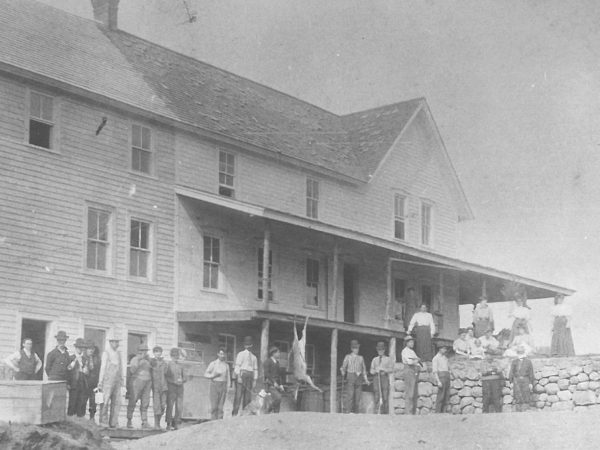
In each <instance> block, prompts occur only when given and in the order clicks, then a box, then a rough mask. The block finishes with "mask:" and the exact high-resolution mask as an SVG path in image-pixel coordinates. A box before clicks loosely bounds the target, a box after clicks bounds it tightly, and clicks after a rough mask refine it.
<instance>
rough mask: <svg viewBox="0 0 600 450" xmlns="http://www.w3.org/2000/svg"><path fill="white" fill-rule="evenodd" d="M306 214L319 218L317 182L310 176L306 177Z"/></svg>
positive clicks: (312, 217)
mask: <svg viewBox="0 0 600 450" xmlns="http://www.w3.org/2000/svg"><path fill="white" fill-rule="evenodd" d="M306 216H307V217H310V218H311V219H318V218H319V182H318V181H317V180H313V179H311V178H307V179H306Z"/></svg>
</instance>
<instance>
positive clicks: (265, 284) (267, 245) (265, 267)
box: [262, 221, 271, 310]
mask: <svg viewBox="0 0 600 450" xmlns="http://www.w3.org/2000/svg"><path fill="white" fill-rule="evenodd" d="M269 253H271V225H270V223H269V222H268V221H265V236H264V241H263V260H262V275H263V276H262V296H263V298H262V303H263V309H265V310H268V309H269V281H270V278H269Z"/></svg>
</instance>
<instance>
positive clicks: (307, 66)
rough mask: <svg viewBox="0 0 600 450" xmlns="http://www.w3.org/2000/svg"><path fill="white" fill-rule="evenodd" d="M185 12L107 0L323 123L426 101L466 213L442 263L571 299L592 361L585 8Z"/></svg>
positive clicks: (591, 45) (303, 7) (578, 4)
mask: <svg viewBox="0 0 600 450" xmlns="http://www.w3.org/2000/svg"><path fill="white" fill-rule="evenodd" d="M44 2H45V3H48V4H52V5H54V6H56V7H60V8H63V9H66V10H68V11H70V12H73V13H75V14H79V15H83V16H85V17H91V7H90V5H89V2H88V1H86V0H44ZM187 5H188V7H189V9H190V11H191V12H192V13H193V14H196V15H197V20H196V21H195V22H194V23H189V22H188V21H187V19H188V15H187V11H186V8H185V5H184V1H183V0H121V2H120V27H121V28H122V29H124V30H126V31H129V32H131V33H133V34H136V35H139V36H142V37H144V38H146V39H148V40H151V41H154V42H157V43H160V44H162V45H165V46H167V47H170V48H173V49H175V50H178V51H181V52H183V53H187V54H190V55H192V56H194V57H196V58H198V59H201V60H203V61H206V62H209V63H212V64H214V65H216V66H219V67H222V68H224V69H227V70H230V71H232V72H234V73H237V74H239V75H243V76H246V77H248V78H251V79H253V80H255V81H258V82H261V83H264V84H267V85H269V86H271V87H274V88H276V89H279V90H282V91H284V92H286V93H289V94H291V95H294V96H297V97H300V98H302V99H304V100H307V101H309V102H312V103H314V104H316V105H318V106H321V107H323V108H326V109H329V110H331V111H333V112H336V113H348V112H352V111H357V110H361V109H366V108H371V107H375V106H379V105H383V104H388V103H393V102H397V101H401V100H407V99H410V98H414V97H426V98H427V101H428V103H429V105H430V107H431V109H432V112H433V115H434V118H435V120H436V122H437V124H438V127H439V129H440V132H441V134H442V137H443V139H444V141H445V144H446V147H447V149H448V152H449V154H450V157H451V158H452V161H453V163H454V165H455V168H456V170H457V172H458V175H459V177H460V179H461V181H462V184H463V187H464V190H465V193H466V195H467V198H468V199H469V201H470V204H471V206H472V209H473V211H474V214H475V220H473V221H470V222H467V223H463V224H462V225H461V230H460V231H461V232H460V235H459V254H458V256H459V257H461V258H463V259H466V260H469V261H472V262H479V263H483V264H486V265H491V266H493V267H496V268H500V269H505V270H508V271H512V272H516V273H518V274H521V275H525V276H530V277H534V278H537V279H540V280H543V281H547V282H551V283H554V284H559V285H563V286H567V287H570V288H573V289H576V290H577V291H578V292H577V294H576V295H575V296H574V297H573V298H572V300H571V301H572V303H573V305H574V306H575V308H576V313H575V316H574V321H573V322H574V324H573V326H574V336H575V346H576V350H577V352H578V353H580V352H581V353H584V352H600V332H596V331H595V329H596V328H598V327H597V324H598V322H599V320H600V307H599V306H597V299H598V298H600V279H599V276H598V268H599V267H600V233H599V232H598V230H599V228H600V202H599V201H600V153H599V152H600V102H599V93H600V66H599V64H600V50H599V48H600V47H599V46H598V45H597V43H598V42H600V31H599V27H600V25H599V24H600V2H597V1H596V0H575V1H573V0H570V1H568V2H566V1H564V0H512V1H500V0H461V1H457V0H413V1H403V0H370V1H365V0H325V1H324V0H302V1H298V0H228V1H224V0H187ZM531 303H534V302H531ZM534 312H535V322H536V323H535V334H536V336H535V337H536V343H537V344H539V345H549V324H550V317H549V315H548V312H547V304H546V303H539V302H538V304H537V306H534ZM501 314H504V312H501ZM501 314H497V315H501ZM505 323H508V322H505ZM546 341H548V342H546Z"/></svg>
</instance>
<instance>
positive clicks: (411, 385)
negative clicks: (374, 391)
mask: <svg viewBox="0 0 600 450" xmlns="http://www.w3.org/2000/svg"><path fill="white" fill-rule="evenodd" d="M404 345H405V347H404V349H403V350H402V364H404V401H405V407H404V413H405V414H415V413H416V412H417V395H418V385H417V379H418V378H419V372H420V370H421V359H420V358H419V357H418V356H417V354H416V353H415V351H414V350H413V348H414V346H415V339H414V338H413V337H412V336H410V335H409V336H406V337H405V338H404Z"/></svg>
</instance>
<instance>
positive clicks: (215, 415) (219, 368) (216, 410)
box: [204, 347, 231, 420]
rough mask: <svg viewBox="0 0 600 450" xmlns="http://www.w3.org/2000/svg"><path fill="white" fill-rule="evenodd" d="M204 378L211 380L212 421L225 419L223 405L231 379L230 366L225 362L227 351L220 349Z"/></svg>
mask: <svg viewBox="0 0 600 450" xmlns="http://www.w3.org/2000/svg"><path fill="white" fill-rule="evenodd" d="M204 376H205V377H206V378H208V379H209V380H211V383H210V406H211V413H210V415H211V417H210V418H211V419H212V420H215V419H222V418H223V405H224V404H225V397H226V396H227V388H228V387H229V384H230V381H231V377H230V376H229V364H227V363H226V362H225V349H224V348H223V347H221V348H219V352H218V353H217V359H215V360H214V361H213V362H211V363H210V364H209V365H208V368H207V369H206V372H204Z"/></svg>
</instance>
